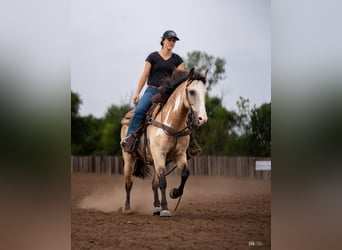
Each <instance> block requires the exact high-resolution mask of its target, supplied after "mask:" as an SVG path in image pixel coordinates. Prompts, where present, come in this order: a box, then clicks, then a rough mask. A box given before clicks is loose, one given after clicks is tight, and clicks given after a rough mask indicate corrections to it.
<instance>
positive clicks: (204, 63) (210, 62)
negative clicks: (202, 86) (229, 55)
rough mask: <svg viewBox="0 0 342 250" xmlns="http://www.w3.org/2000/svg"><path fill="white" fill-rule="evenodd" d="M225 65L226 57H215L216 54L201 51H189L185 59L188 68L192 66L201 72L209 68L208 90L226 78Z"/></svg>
mask: <svg viewBox="0 0 342 250" xmlns="http://www.w3.org/2000/svg"><path fill="white" fill-rule="evenodd" d="M225 65H226V61H225V59H222V58H219V57H217V58H215V57H214V56H212V55H208V54H207V53H205V52H201V51H193V52H189V53H187V59H186V60H185V68H186V69H187V70H190V69H191V68H195V69H196V71H199V72H201V71H202V72H204V71H206V70H207V69H208V70H209V74H208V77H207V81H208V91H209V90H210V89H211V87H212V86H214V85H215V84H216V83H218V82H219V81H220V80H223V79H224V78H225V68H224V67H225Z"/></svg>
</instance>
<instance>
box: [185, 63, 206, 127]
mask: <svg viewBox="0 0 342 250" xmlns="http://www.w3.org/2000/svg"><path fill="white" fill-rule="evenodd" d="M187 81H188V83H187V87H186V91H187V92H186V95H187V103H186V104H185V105H186V106H188V108H190V110H191V112H192V115H193V117H194V119H193V122H194V124H195V125H196V126H202V125H203V124H205V123H206V122H207V121H208V116H207V112H206V109H205V97H206V94H207V88H206V86H205V83H206V73H205V75H201V74H199V73H196V72H195V71H194V69H191V71H190V72H189V75H188V80H187Z"/></svg>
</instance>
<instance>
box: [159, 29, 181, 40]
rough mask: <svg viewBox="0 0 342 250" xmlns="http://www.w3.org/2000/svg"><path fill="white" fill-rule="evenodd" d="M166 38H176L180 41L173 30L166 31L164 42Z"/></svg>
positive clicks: (163, 37)
mask: <svg viewBox="0 0 342 250" xmlns="http://www.w3.org/2000/svg"><path fill="white" fill-rule="evenodd" d="M165 38H175V39H176V40H177V41H179V38H178V37H177V34H176V32H174V31H173V30H167V31H165V32H164V34H163V36H162V40H164V39H165Z"/></svg>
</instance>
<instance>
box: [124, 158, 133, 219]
mask: <svg viewBox="0 0 342 250" xmlns="http://www.w3.org/2000/svg"><path fill="white" fill-rule="evenodd" d="M132 162H133V163H134V161H133V159H131V158H129V157H127V156H126V157H124V175H125V189H126V202H125V210H124V212H130V211H131V190H132V186H133V181H132V165H133V164H132Z"/></svg>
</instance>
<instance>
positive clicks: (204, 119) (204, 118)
mask: <svg viewBox="0 0 342 250" xmlns="http://www.w3.org/2000/svg"><path fill="white" fill-rule="evenodd" d="M207 121H208V117H207V116H198V126H202V125H204V124H205V123H206V122H207Z"/></svg>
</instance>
